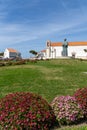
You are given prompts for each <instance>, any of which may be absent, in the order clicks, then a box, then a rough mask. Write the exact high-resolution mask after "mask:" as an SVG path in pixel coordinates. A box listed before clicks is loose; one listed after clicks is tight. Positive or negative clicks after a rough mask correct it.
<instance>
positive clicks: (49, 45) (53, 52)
mask: <svg viewBox="0 0 87 130" xmlns="http://www.w3.org/2000/svg"><path fill="white" fill-rule="evenodd" d="M84 49H87V42H68V46H67V56H68V57H72V56H73V55H74V56H75V57H76V58H87V53H86V52H85V51H84ZM62 52H63V43H62V42H51V41H47V42H46V53H45V57H46V58H59V57H62V56H63V54H62Z"/></svg>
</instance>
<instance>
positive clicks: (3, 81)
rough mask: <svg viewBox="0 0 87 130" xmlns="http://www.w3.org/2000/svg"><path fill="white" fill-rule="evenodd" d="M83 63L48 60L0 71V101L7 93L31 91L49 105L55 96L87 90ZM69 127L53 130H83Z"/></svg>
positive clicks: (86, 77)
mask: <svg viewBox="0 0 87 130" xmlns="http://www.w3.org/2000/svg"><path fill="white" fill-rule="evenodd" d="M84 72H87V61H80V60H49V61H38V62H37V63H28V64H27V65H20V66H8V67H0V98H2V97H3V96H5V95H6V94H8V93H11V92H18V91H25V92H27V91H31V92H34V93H38V94H40V95H42V96H43V97H44V98H45V99H47V101H49V102H50V101H52V99H53V98H54V97H55V96H56V95H72V94H73V93H74V91H75V90H76V89H77V88H81V87H87V74H85V73H84ZM86 129H87V127H85V126H79V127H73V128H72V127H69V128H67V127H66V128H65V127H64V128H61V129H59V128H58V129H55V130H86Z"/></svg>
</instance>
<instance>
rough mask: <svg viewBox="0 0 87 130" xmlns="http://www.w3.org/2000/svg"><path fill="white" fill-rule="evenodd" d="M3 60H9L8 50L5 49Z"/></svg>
mask: <svg viewBox="0 0 87 130" xmlns="http://www.w3.org/2000/svg"><path fill="white" fill-rule="evenodd" d="M4 58H9V51H8V49H5V51H4Z"/></svg>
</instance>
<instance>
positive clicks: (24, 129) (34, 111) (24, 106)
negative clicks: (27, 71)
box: [0, 92, 56, 130]
mask: <svg viewBox="0 0 87 130" xmlns="http://www.w3.org/2000/svg"><path fill="white" fill-rule="evenodd" d="M55 121H56V118H55V115H54V113H53V110H52V108H51V107H50V105H49V104H48V103H47V102H46V100H44V99H43V98H42V97H41V96H39V95H36V94H33V93H29V92H27V93H24V92H19V93H12V94H9V95H7V96H5V97H4V98H2V99H1V100H0V126H1V128H2V130H49V129H50V127H51V126H53V125H54V124H55Z"/></svg>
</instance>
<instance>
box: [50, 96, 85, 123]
mask: <svg viewBox="0 0 87 130" xmlns="http://www.w3.org/2000/svg"><path fill="white" fill-rule="evenodd" d="M51 106H52V109H53V110H54V113H55V116H56V119H57V120H58V122H59V124H60V125H65V124H72V123H76V122H77V121H79V120H80V119H82V118H83V112H82V110H81V108H80V105H79V104H78V103H77V102H76V99H75V97H72V96H60V97H58V96H57V97H55V98H54V100H53V101H52V102H51Z"/></svg>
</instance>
